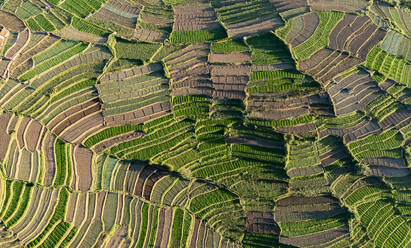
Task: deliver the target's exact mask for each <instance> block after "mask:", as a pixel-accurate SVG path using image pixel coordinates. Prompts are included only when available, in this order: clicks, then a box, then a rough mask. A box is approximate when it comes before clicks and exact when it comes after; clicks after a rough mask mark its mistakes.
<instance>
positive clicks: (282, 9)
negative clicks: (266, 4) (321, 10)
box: [270, 0, 309, 25]
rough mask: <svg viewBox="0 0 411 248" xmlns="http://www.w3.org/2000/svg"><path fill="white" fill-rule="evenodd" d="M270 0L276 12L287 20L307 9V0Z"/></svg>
mask: <svg viewBox="0 0 411 248" xmlns="http://www.w3.org/2000/svg"><path fill="white" fill-rule="evenodd" d="M270 2H271V3H272V4H273V5H274V8H275V9H276V10H277V12H279V13H280V15H281V16H282V17H283V18H284V19H287V20H288V19H290V18H293V17H295V16H298V15H301V14H303V13H305V12H307V11H309V9H308V5H307V1H305V0H296V1H289V0H270ZM286 25H287V24H286Z"/></svg>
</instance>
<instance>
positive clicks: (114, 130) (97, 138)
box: [84, 124, 143, 147]
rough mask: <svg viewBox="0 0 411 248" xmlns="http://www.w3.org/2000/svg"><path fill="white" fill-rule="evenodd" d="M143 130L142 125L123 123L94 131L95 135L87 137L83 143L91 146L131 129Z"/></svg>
mask: <svg viewBox="0 0 411 248" xmlns="http://www.w3.org/2000/svg"><path fill="white" fill-rule="evenodd" d="M142 130H143V125H141V124H137V125H125V126H117V127H110V128H107V129H104V130H102V131H100V132H99V133H96V134H95V135H93V136H91V137H89V138H88V139H87V140H86V141H85V142H84V145H85V146H88V147H91V146H93V145H95V144H97V143H99V142H101V141H103V140H106V139H109V138H111V137H114V136H117V135H120V134H123V133H128V132H131V131H142Z"/></svg>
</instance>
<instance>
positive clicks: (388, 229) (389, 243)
mask: <svg viewBox="0 0 411 248" xmlns="http://www.w3.org/2000/svg"><path fill="white" fill-rule="evenodd" d="M381 228H382V230H381V231H380V232H379V234H378V236H377V237H376V239H375V245H376V247H383V248H385V247H390V248H397V247H405V245H407V243H409V242H405V243H404V240H408V241H409V240H410V239H409V238H410V236H411V235H410V227H409V226H408V224H407V223H406V222H405V221H404V219H403V218H402V217H401V216H396V217H395V218H393V219H392V220H391V221H390V222H389V223H388V224H387V225H386V226H384V227H381ZM400 244H403V245H404V246H400Z"/></svg>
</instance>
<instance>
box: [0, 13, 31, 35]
mask: <svg viewBox="0 0 411 248" xmlns="http://www.w3.org/2000/svg"><path fill="white" fill-rule="evenodd" d="M0 19H1V21H0V24H1V25H2V26H3V27H6V28H7V29H8V30H10V31H12V32H19V31H22V30H24V29H25V28H26V26H25V25H24V22H23V21H22V20H20V19H19V18H18V17H17V16H15V15H13V14H10V13H9V12H6V11H4V10H1V11H0Z"/></svg>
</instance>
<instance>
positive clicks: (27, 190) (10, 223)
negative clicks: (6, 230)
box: [5, 184, 33, 227]
mask: <svg viewBox="0 0 411 248" xmlns="http://www.w3.org/2000/svg"><path fill="white" fill-rule="evenodd" d="M32 188H33V185H31V184H25V187H24V192H23V194H22V197H21V199H20V200H21V203H20V205H19V208H18V209H17V211H16V212H15V213H14V215H13V217H12V218H11V219H9V220H8V221H5V224H6V226H8V227H12V226H13V225H14V224H16V223H17V221H19V220H20V218H21V217H22V216H23V213H24V211H26V209H27V207H28V204H29V201H30V195H31V190H32Z"/></svg>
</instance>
